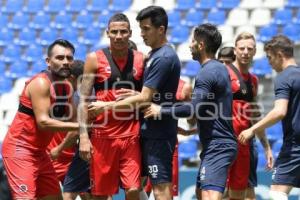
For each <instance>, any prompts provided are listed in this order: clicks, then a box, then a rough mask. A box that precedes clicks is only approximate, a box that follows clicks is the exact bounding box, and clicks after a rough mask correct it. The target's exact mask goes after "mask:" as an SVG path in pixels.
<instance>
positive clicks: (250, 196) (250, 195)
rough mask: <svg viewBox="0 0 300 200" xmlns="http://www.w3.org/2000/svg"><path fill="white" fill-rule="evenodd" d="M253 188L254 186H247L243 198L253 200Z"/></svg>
mask: <svg viewBox="0 0 300 200" xmlns="http://www.w3.org/2000/svg"><path fill="white" fill-rule="evenodd" d="M255 199H256V197H255V189H254V187H248V188H247V191H246V197H245V200H255Z"/></svg>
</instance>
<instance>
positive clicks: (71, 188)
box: [63, 150, 91, 200]
mask: <svg viewBox="0 0 300 200" xmlns="http://www.w3.org/2000/svg"><path fill="white" fill-rule="evenodd" d="M89 168H90V166H89V163H88V162H86V161H84V160H82V159H81V158H80V157H79V151H78V150H77V151H76V153H75V155H74V157H73V160H72V162H71V164H70V167H69V169H68V171H67V174H66V176H65V179H64V182H63V191H64V192H63V199H64V200H75V199H76V197H77V196H78V195H79V194H80V197H81V199H83V200H89V199H91V194H90V170H89Z"/></svg>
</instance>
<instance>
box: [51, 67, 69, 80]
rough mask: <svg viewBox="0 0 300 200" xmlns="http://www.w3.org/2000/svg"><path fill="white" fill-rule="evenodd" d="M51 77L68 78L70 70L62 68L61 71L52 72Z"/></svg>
mask: <svg viewBox="0 0 300 200" xmlns="http://www.w3.org/2000/svg"><path fill="white" fill-rule="evenodd" d="M52 73H53V75H55V76H56V77H58V78H63V79H65V78H69V77H70V75H71V69H69V68H63V69H59V70H57V71H52Z"/></svg>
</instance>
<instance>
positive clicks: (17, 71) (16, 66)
mask: <svg viewBox="0 0 300 200" xmlns="http://www.w3.org/2000/svg"><path fill="white" fill-rule="evenodd" d="M27 71H28V64H27V62H25V61H21V60H18V61H15V62H13V63H12V64H11V65H10V67H9V72H8V74H7V76H8V77H10V78H13V79H17V78H21V77H26V76H27Z"/></svg>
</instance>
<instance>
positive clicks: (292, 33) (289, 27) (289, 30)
mask: <svg viewBox="0 0 300 200" xmlns="http://www.w3.org/2000/svg"><path fill="white" fill-rule="evenodd" d="M282 33H283V34H284V35H285V36H287V37H288V38H290V39H291V40H293V41H294V42H297V41H299V40H300V35H299V33H300V27H299V25H298V24H292V23H291V24H286V25H285V26H283V27H282Z"/></svg>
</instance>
